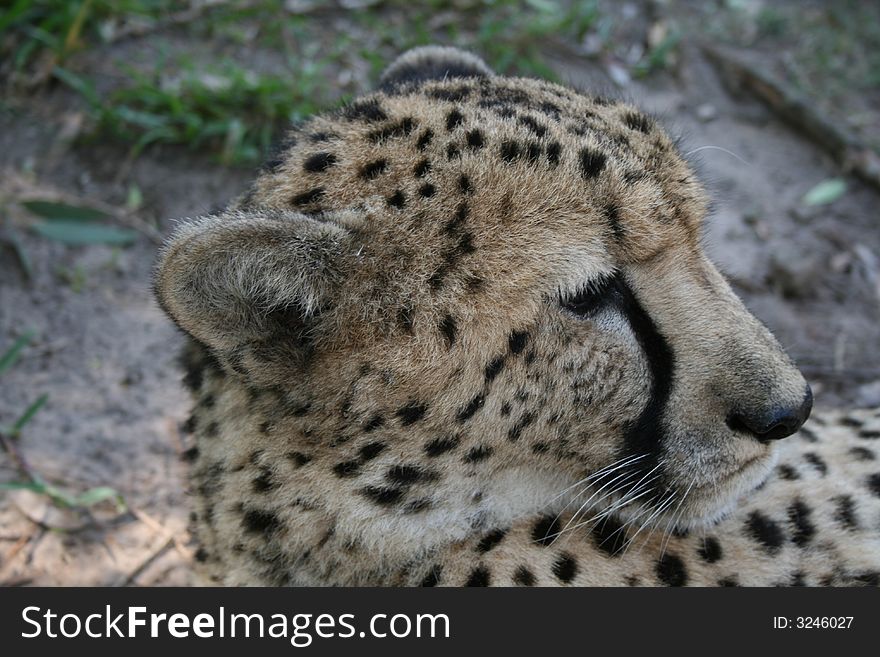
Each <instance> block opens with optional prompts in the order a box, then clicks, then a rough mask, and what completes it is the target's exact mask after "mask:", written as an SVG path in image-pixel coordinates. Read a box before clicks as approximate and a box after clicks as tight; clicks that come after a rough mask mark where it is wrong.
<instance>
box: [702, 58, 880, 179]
mask: <svg viewBox="0 0 880 657" xmlns="http://www.w3.org/2000/svg"><path fill="white" fill-rule="evenodd" d="M702 50H703V52H704V53H706V55H707V56H708V58H709V59H710V61H712V63H713V64H715V66H716V68H717V69H718V71H719V73H720V74H721V77H722V80H723V81H724V83H725V85H726V86H727V87H728V88H730V89H731V90H732V91H734V92H736V91H742V90H745V91H748V92H749V93H751V94H753V95H755V96H757V97H758V98H759V99H760V100H762V101H763V102H764V103H765V104H766V105H768V106H769V107H770V109H772V110H773V111H774V112H776V113H777V114H778V115H779V116H780V118H782V119H783V120H784V121H787V122H788V123H790V124H791V125H792V126H794V127H795V128H797V129H799V130H801V131H802V132H804V133H805V134H806V135H807V136H808V137H809V138H810V139H812V140H813V141H815V142H816V143H817V144H818V145H819V146H820V147H822V148H823V149H824V150H825V151H827V152H828V153H829V154H830V155H831V156H832V157H833V158H834V159H835V160H836V161H837V163H838V164H839V165H840V166H841V167H842V168H843V170H844V171H847V172H852V173H854V174H855V175H857V176H858V177H859V178H861V179H862V180H864V181H865V182H867V183H870V184H872V185H874V186H875V187H880V154H878V153H877V152H876V151H874V150H873V149H871V148H869V147H866V146H865V145H864V144H862V143H861V142H860V141H859V139H858V138H857V137H856V136H855V135H854V134H852V133H851V132H850V131H848V130H846V129H845V128H844V127H842V126H841V125H839V124H837V123H834V122H832V121H831V120H830V119H828V118H827V117H826V116H823V115H821V114H819V113H818V112H817V111H816V109H815V108H814V106H813V105H814V104H813V103H811V102H810V100H809V98H807V97H806V96H804V95H803V94H801V93H799V92H797V91H795V90H794V89H791V88H789V87H787V86H786V85H785V84H784V83H782V82H781V81H780V80H777V79H775V78H774V77H773V76H771V75H769V74H767V73H765V72H763V71H761V70H759V69H758V68H757V67H755V66H754V65H752V64H751V63H749V62H748V61H746V59H745V58H744V57H742V56H741V55H738V54H736V53H733V52H731V51H730V50H728V49H723V48H719V47H717V46H712V45H708V44H704V45H703V46H702Z"/></svg>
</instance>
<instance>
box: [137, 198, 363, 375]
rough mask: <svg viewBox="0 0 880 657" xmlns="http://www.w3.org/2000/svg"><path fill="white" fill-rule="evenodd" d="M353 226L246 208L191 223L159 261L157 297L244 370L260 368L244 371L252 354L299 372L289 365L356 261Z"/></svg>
mask: <svg viewBox="0 0 880 657" xmlns="http://www.w3.org/2000/svg"><path fill="white" fill-rule="evenodd" d="M336 214H339V215H346V214H348V213H346V212H341V213H336ZM334 218H335V219H339V222H337V221H334V220H333V219H334ZM356 219H357V218H352V217H347V216H339V217H334V216H333V215H327V216H325V217H322V218H321V220H318V219H315V218H312V217H307V216H305V215H302V214H299V213H294V212H286V211H272V210H250V209H248V210H234V211H229V212H226V213H224V214H220V215H217V216H208V217H202V218H200V219H197V220H195V221H192V222H187V223H184V224H182V225H181V226H180V227H179V228H178V229H177V230H176V231H175V232H174V234H173V235H172V236H171V238H170V239H169V241H168V243H167V244H166V246H165V247H164V249H163V250H162V251H161V253H160V255H159V261H158V264H157V267H156V272H155V279H154V288H155V293H156V297H157V298H158V300H159V304H160V305H161V306H162V308H163V310H164V311H165V312H166V313H167V314H168V315H169V316H170V317H171V319H172V320H174V322H175V323H177V325H178V326H180V327H181V328H182V329H183V330H184V331H186V332H187V333H189V334H190V335H191V336H192V337H194V338H195V339H196V340H198V341H199V342H201V343H203V344H205V345H207V346H208V347H210V348H211V349H212V351H213V352H214V353H215V355H217V356H219V357H220V359H221V361H223V360H226V361H227V362H228V363H229V364H230V367H231V369H233V370H235V371H238V372H239V373H242V374H250V373H251V372H254V371H256V372H259V366H258V365H257V364H256V363H245V364H244V366H243V367H242V366H241V362H242V360H243V359H249V358H250V357H251V356H253V357H254V358H255V359H256V360H260V355H262V356H263V357H264V358H263V360H265V361H267V362H269V363H272V364H274V365H276V366H280V367H285V366H289V365H291V364H293V365H296V364H297V363H290V361H291V360H293V361H302V360H303V359H304V358H305V356H306V352H307V351H308V343H309V339H308V337H309V329H310V325H311V323H312V320H314V318H315V317H316V315H317V313H318V312H319V311H320V310H321V308H322V307H323V306H326V305H327V304H328V303H330V301H331V300H332V299H333V296H334V293H335V291H336V290H337V289H338V286H339V284H340V283H341V281H342V280H343V272H344V271H345V270H346V268H347V263H350V262H351V261H352V260H353V255H352V251H353V249H354V247H353V244H354V240H353V239H352V237H351V232H350V231H349V230H347V229H346V228H344V227H343V226H344V225H345V221H346V220H349V221H354V220H356ZM349 225H350V224H349ZM245 370H246V371H245Z"/></svg>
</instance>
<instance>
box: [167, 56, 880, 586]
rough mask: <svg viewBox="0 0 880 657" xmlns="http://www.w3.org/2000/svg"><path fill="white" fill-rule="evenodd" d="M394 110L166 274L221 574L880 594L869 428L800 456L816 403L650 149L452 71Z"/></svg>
mask: <svg viewBox="0 0 880 657" xmlns="http://www.w3.org/2000/svg"><path fill="white" fill-rule="evenodd" d="M381 85H382V90H381V91H379V92H376V93H374V94H371V95H368V96H366V97H363V98H360V99H357V100H355V101H354V102H353V103H351V104H350V105H348V106H346V107H344V108H343V109H341V110H339V111H337V112H335V113H330V114H325V115H320V116H317V117H314V118H313V119H311V120H310V121H308V122H306V123H305V124H303V125H301V126H299V127H297V128H295V129H294V130H292V131H291V134H290V135H288V138H287V139H286V140H285V142H284V143H285V146H284V147H283V149H282V150H281V152H280V154H279V157H278V158H277V160H276V161H275V162H274V163H273V164H272V165H271V166H267V167H266V168H265V169H264V170H263V172H262V173H261V174H260V175H259V177H258V178H257V179H256V181H255V182H254V184H253V187H252V189H251V190H250V191H249V192H248V193H247V194H246V195H244V196H243V197H242V198H241V199H239V200H238V201H236V202H235V203H233V204H232V205H231V206H230V207H229V208H228V209H227V210H225V211H224V212H222V213H220V214H217V215H212V216H206V217H202V218H199V219H196V220H193V221H188V222H186V223H183V224H182V225H181V226H180V227H179V228H178V230H177V231H176V232H175V233H174V235H173V236H172V237H171V239H170V240H169V242H168V244H167V246H166V247H165V249H164V250H163V252H162V254H161V257H160V261H159V265H158V268H157V272H156V282H155V287H156V293H157V297H158V299H159V301H160V303H161V305H162V307H163V308H164V310H165V311H166V312H167V313H168V315H169V316H170V317H171V318H172V319H173V320H174V321H175V322H176V323H177V324H178V325H179V326H180V327H181V328H182V329H183V330H184V331H185V332H186V333H187V334H189V336H191V338H192V340H191V343H190V345H189V346H188V347H187V350H186V352H185V355H184V364H185V368H186V371H187V374H186V378H185V383H186V384H187V385H188V387H189V388H190V389H191V390H192V392H193V395H194V399H195V409H194V411H193V415H192V418H191V419H190V420H189V421H188V422H187V423H186V428H187V429H188V430H190V431H192V432H193V433H194V436H195V439H194V446H193V448H192V449H191V450H190V451H188V452H187V459H188V460H189V461H191V462H192V488H193V493H194V497H195V506H196V508H195V511H194V514H193V518H194V527H195V529H196V532H197V534H198V537H199V540H200V541H201V544H202V546H203V547H202V549H201V550H200V551H199V553H198V560H199V561H201V562H203V563H204V564H205V566H206V568H207V571H208V572H209V573H211V574H212V575H213V576H214V577H215V578H217V579H219V580H220V581H223V582H225V583H228V584H312V585H315V584H349V585H366V584H373V585H376V584H380V585H419V584H424V585H438V584H440V585H469V586H486V585H522V586H533V585H582V584H584V585H596V584H607V585H625V584H632V585H649V584H665V585H683V584H699V585H709V584H711V585H715V584H718V585H728V584H739V585H755V584H842V583H847V584H876V583H877V579H878V572H880V549H878V548H880V540H878V535H880V533H878V530H880V526H878V523H880V465H878V461H877V451H878V449H880V447H877V446H875V445H873V443H872V438H873V437H876V436H877V435H880V434H878V431H877V428H878V426H880V420H878V414H877V413H876V412H870V411H865V412H858V413H856V412H854V413H849V414H843V415H841V414H839V413H838V414H834V413H832V414H830V415H822V416H819V417H817V418H816V419H814V420H813V428H812V430H810V429H808V428H807V429H803V430H801V432H800V433H798V434H796V436H795V437H790V438H788V439H787V440H785V441H783V442H782V443H780V442H779V441H778V439H780V438H783V437H785V436H787V435H790V434H792V433H794V432H795V431H796V430H797V429H798V427H799V426H800V424H802V423H803V421H804V419H806V416H807V415H808V414H809V409H810V405H811V399H810V396H809V391H808V387H807V386H806V383H805V381H804V379H803V378H802V376H801V375H800V373H799V372H798V371H797V369H796V368H795V367H794V365H793V364H792V363H791V361H790V360H789V358H788V357H787V356H786V355H785V353H784V352H783V350H782V349H781V348H780V347H779V345H778V344H777V343H776V341H775V339H774V338H773V336H772V335H771V334H770V333H769V332H768V331H767V329H766V328H764V327H763V325H761V324H760V323H759V322H758V321H757V320H756V319H755V318H754V317H752V316H751V315H750V314H749V313H748V311H747V310H746V309H745V308H744V307H743V306H742V304H741V303H740V301H739V300H738V299H737V298H736V296H735V295H734V294H733V293H732V291H731V290H730V288H729V287H728V285H727V283H726V282H725V281H724V279H723V278H722V276H721V275H720V274H719V273H718V272H717V270H716V269H715V268H714V266H713V265H712V264H711V263H710V262H709V261H708V260H707V259H706V257H705V256H704V255H703V253H702V250H701V248H700V226H701V221H702V219H703V216H704V215H705V212H706V202H705V198H704V195H703V191H702V189H701V187H700V185H699V183H698V181H697V180H696V178H695V177H694V174H693V172H692V171H691V169H690V168H689V166H688V165H687V163H686V162H685V161H684V160H683V159H682V158H681V156H680V155H679V154H678V151H677V150H676V148H675V145H674V144H673V142H672V141H671V140H670V139H669V137H668V136H667V135H666V134H665V133H664V132H663V130H662V129H661V128H660V127H659V125H658V124H657V123H656V122H655V121H654V120H653V119H651V118H650V117H648V116H647V115H645V114H643V113H641V112H640V111H639V110H637V109H636V108H634V107H631V106H629V105H625V104H623V103H619V102H616V101H608V100H605V99H602V98H594V97H590V96H587V95H583V94H579V93H576V92H574V91H572V90H569V89H566V88H564V87H561V86H557V85H554V84H550V83H547V82H542V81H538V80H530V79H519V78H506V77H498V76H495V75H494V74H492V72H491V71H490V70H489V69H488V68H487V67H486V66H485V64H483V63H482V62H480V61H479V60H478V59H476V58H475V57H473V56H472V55H467V54H462V53H459V52H458V51H454V50H450V49H428V50H421V51H415V52H412V53H408V54H406V55H404V56H403V57H402V58H401V60H399V61H398V62H397V63H395V64H393V65H392V66H391V67H390V68H389V70H388V71H387V72H386V74H385V75H384V76H383V78H382V82H381ZM875 447H877V448H876V449H875ZM756 489H758V490H756Z"/></svg>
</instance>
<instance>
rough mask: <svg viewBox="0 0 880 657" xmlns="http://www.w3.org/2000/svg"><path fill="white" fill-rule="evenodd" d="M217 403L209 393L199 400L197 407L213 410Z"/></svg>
mask: <svg viewBox="0 0 880 657" xmlns="http://www.w3.org/2000/svg"><path fill="white" fill-rule="evenodd" d="M216 403H217V398H216V397H214V395H212V394H211V393H208V394H207V395H205V396H204V397H202V398H201V399H200V400H199V406H203V407H205V408H213V407H214V405H215V404H216Z"/></svg>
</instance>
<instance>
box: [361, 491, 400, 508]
mask: <svg viewBox="0 0 880 657" xmlns="http://www.w3.org/2000/svg"><path fill="white" fill-rule="evenodd" d="M361 494H362V495H364V496H365V497H367V498H369V499H370V500H371V501H373V502H375V503H376V504H378V505H380V506H392V505H394V504H396V503H397V502H398V501H399V500H400V498H401V497H403V489H401V488H381V487H378V486H367V487H366V488H362V489H361Z"/></svg>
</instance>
